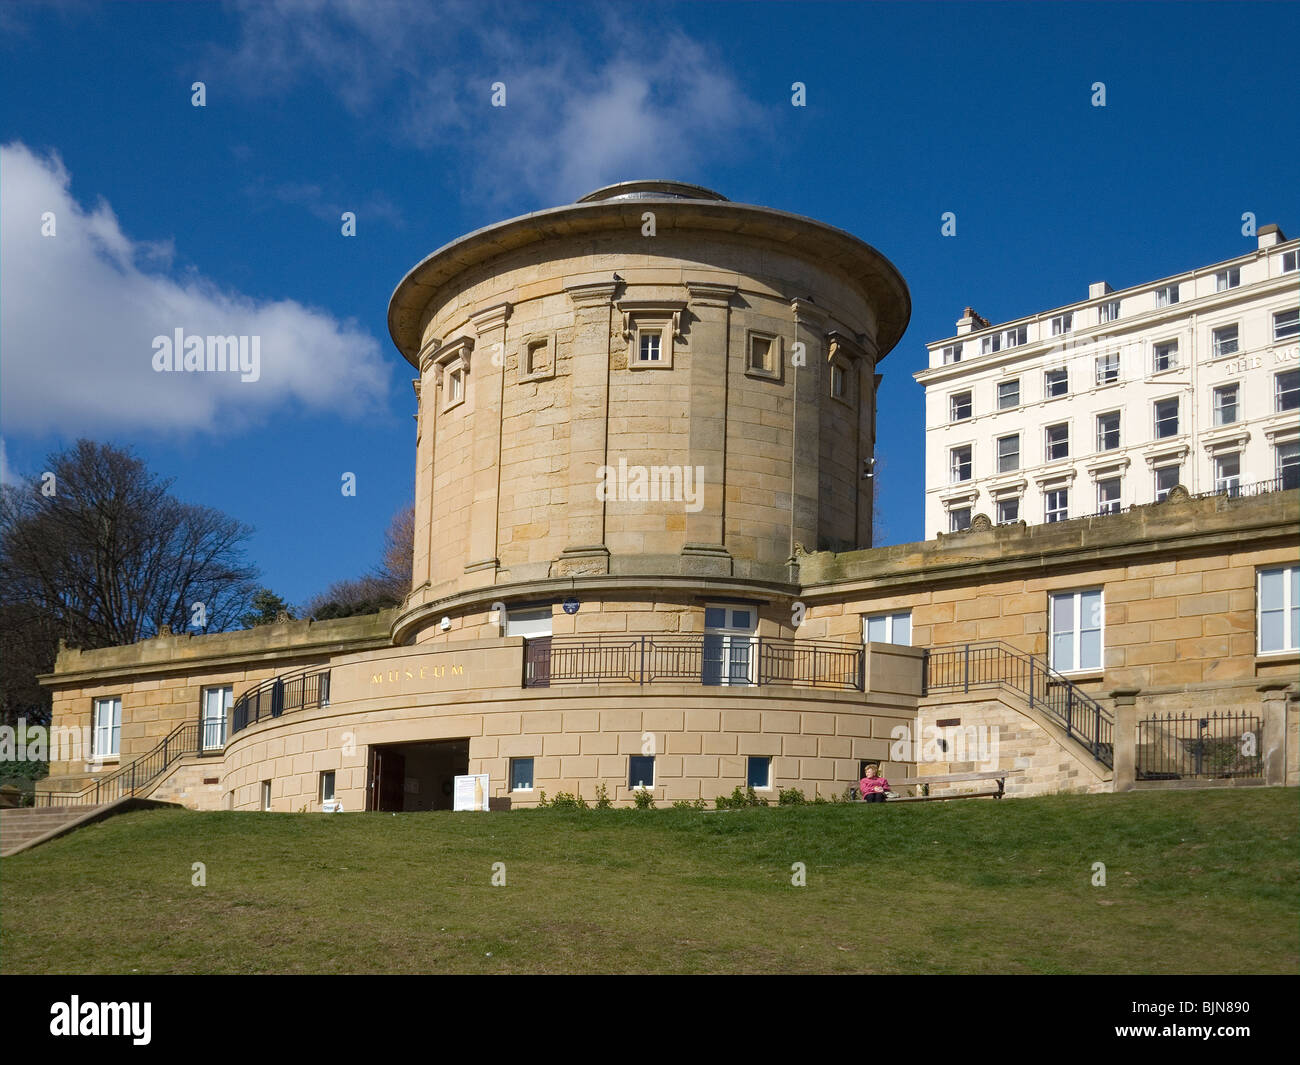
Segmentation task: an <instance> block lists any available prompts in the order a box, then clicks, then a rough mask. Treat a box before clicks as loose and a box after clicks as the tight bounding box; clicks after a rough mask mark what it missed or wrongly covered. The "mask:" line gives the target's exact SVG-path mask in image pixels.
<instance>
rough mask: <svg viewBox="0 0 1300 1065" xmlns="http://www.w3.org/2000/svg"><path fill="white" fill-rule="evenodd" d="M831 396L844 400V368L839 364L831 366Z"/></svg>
mask: <svg viewBox="0 0 1300 1065" xmlns="http://www.w3.org/2000/svg"><path fill="white" fill-rule="evenodd" d="M831 395H832V396H834V397H835V398H836V399H844V367H842V366H840V365H839V364H838V363H832V364H831Z"/></svg>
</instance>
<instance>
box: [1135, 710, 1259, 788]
mask: <svg viewBox="0 0 1300 1065" xmlns="http://www.w3.org/2000/svg"><path fill="white" fill-rule="evenodd" d="M1263 728H1264V723H1263V719H1262V718H1261V717H1260V716H1259V715H1258V714H1252V713H1247V712H1246V711H1225V712H1221V713H1220V712H1215V713H1210V714H1195V713H1187V712H1181V713H1173V712H1171V713H1167V714H1153V715H1152V716H1150V717H1145V718H1141V719H1139V720H1138V722H1137V758H1136V766H1135V769H1136V773H1137V779H1138V780H1185V779H1193V780H1196V779H1200V780H1210V779H1216V780H1217V779H1224V778H1229V777H1235V778H1244V779H1261V780H1262V779H1263V777H1264V755H1263V750H1264V745H1263V739H1264V737H1263Z"/></svg>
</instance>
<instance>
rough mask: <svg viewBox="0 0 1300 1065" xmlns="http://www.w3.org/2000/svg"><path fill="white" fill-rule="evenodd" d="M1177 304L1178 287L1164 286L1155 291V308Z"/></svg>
mask: <svg viewBox="0 0 1300 1065" xmlns="http://www.w3.org/2000/svg"><path fill="white" fill-rule="evenodd" d="M1177 302H1178V286H1177V285H1165V286H1164V287H1163V288H1158V289H1156V306H1157V307H1170V306H1172V305H1173V304H1175V303H1177Z"/></svg>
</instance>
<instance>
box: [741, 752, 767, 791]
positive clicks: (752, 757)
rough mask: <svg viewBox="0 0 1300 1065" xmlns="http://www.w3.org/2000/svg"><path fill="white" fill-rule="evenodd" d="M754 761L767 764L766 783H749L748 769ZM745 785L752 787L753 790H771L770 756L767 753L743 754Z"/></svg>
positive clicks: (750, 768)
mask: <svg viewBox="0 0 1300 1065" xmlns="http://www.w3.org/2000/svg"><path fill="white" fill-rule="evenodd" d="M755 762H762V763H764V764H765V765H766V766H767V783H766V784H751V783H750V782H749V778H750V775H751V773H750V770H752V769H753V767H754V763H755ZM745 787H746V788H753V789H754V790H755V791H771V790H772V756H771V755H768V754H747V755H745Z"/></svg>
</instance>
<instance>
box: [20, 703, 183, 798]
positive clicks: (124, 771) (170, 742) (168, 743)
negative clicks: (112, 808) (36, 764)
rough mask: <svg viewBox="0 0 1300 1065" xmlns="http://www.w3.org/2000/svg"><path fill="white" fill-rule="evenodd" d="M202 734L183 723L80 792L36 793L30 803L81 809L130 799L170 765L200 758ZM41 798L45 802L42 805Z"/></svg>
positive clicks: (47, 791)
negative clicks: (143, 751) (154, 745)
mask: <svg viewBox="0 0 1300 1065" xmlns="http://www.w3.org/2000/svg"><path fill="white" fill-rule="evenodd" d="M201 731H202V730H201V726H200V724H199V722H197V721H186V722H184V723H182V724H180V725H177V726H176V727H175V728H174V729H172V731H171V732H169V733H168V734H167V735H166V736H164V737H163V739H162V740H161V741H160V742H159V743H158V745H157V746H156V747H154V748H153V749H152V750H151V751H149V752H147V753H146V754H142V755H140V757H139V758H135V759H132V760H131V761H130V762H128V763H127V764H126V765H124V766H122V767H121V768H119V769H116V770H114V771H113V772H112V773H109V774H108V775H107V776H103V777H100V778H99V779H98V780H96V781H95V782H94V783H93V784H88V785H86V787H84V788H82V789H81V790H80V791H69V792H60V791H50V790H46V791H35V792H33V794H32V803H33V805H35V806H81V805H84V804H91V805H97V804H99V803H101V802H116V801H117V800H118V799H125V798H129V797H130V796H133V795H136V794H137V793H139V792H141V791H143V790H144V789H145V788H146V787H147V786H148V785H149V784H151V783H153V781H154V780H156V779H157V778H158V776H159V775H160V774H162V773H163V772H165V771H166V770H167V769H168V768H169V767H170V766H171V765H172V764H173V763H175V762H177V761H179V760H180V759H182V758H186V757H188V756H190V755H194V754H201V753H202V751H201V750H200V747H199V743H200V738H201ZM42 798H44V800H45V801H44V802H42V801H41V799H42ZM56 799H57V801H56Z"/></svg>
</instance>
